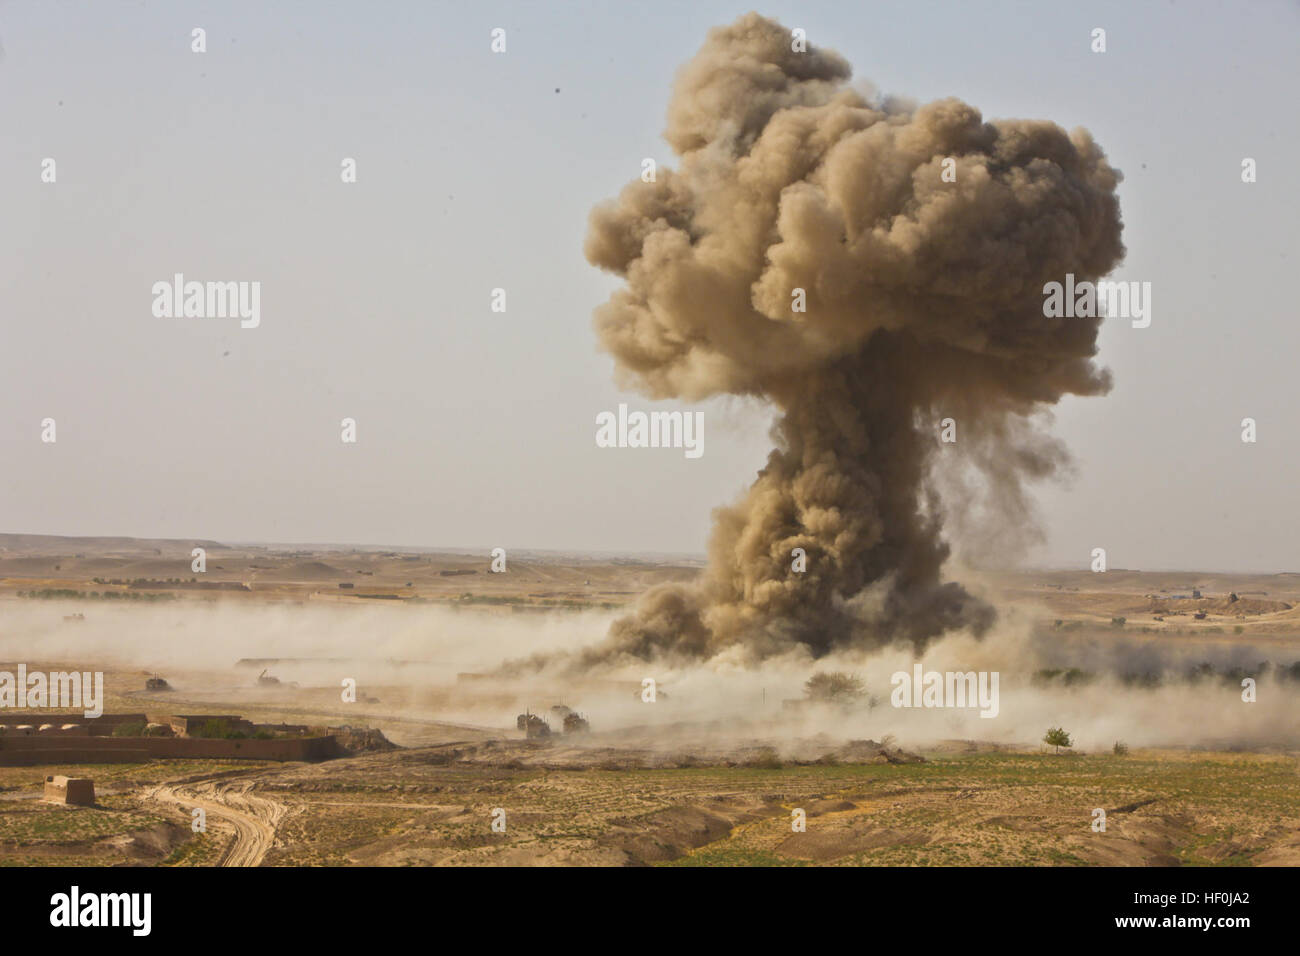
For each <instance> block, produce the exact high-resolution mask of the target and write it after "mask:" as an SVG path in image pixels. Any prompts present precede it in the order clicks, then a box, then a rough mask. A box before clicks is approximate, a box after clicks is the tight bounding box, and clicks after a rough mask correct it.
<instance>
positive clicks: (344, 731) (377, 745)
mask: <svg viewBox="0 0 1300 956" xmlns="http://www.w3.org/2000/svg"><path fill="white" fill-rule="evenodd" d="M330 732H331V733H332V734H333V735H334V739H335V740H336V741H338V745H339V747H340V749H342V750H343V751H344V752H345V753H349V754H363V753H385V752H387V751H389V750H400V749H401V748H400V747H398V746H397V744H395V743H393V742H392V741H391V740H389V739H388V738H387V737H385V736H384V732H383V731H382V730H371V729H369V728H367V727H333V728H331V729H330Z"/></svg>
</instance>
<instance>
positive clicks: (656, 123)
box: [0, 0, 1300, 570]
mask: <svg viewBox="0 0 1300 956" xmlns="http://www.w3.org/2000/svg"><path fill="white" fill-rule="evenodd" d="M751 8H752V4H745V3H715V2H707V0H695V2H682V3H656V4H654V5H652V6H651V5H644V6H636V5H633V4H630V3H621V2H620V3H613V2H610V3H571V2H565V3H559V2H551V3H542V2H529V3H517V4H512V3H398V2H387V3H385V2H372V3H360V2H356V3H330V4H325V3H305V2H304V3H283V2H246V3H245V2H222V3H210V4H202V3H184V2H174V3H172V2H169V3H155V4H149V3H117V2H101V3H94V4H86V3H56V2H9V3H3V4H0V43H3V49H4V54H3V59H0V118H2V119H3V123H4V128H5V134H6V135H5V136H4V139H3V142H2V143H0V182H3V183H4V184H5V186H4V191H3V201H4V216H5V221H6V228H5V229H3V230H2V231H0V530H4V531H23V532H38V533H57V534H124V535H138V536H186V537H189V536H194V537H206V538H216V539H228V540H277V541H333V542H338V541H353V542H358V543H391V544H410V545H425V546H435V547H437V546H457V545H475V546H477V545H487V546H495V545H501V546H505V547H518V548H556V549H570V548H571V549H600V550H619V551H636V550H657V551H694V550H699V549H701V548H702V547H703V544H704V541H705V536H706V533H707V529H708V525H709V512H710V509H711V508H713V507H714V506H716V505H719V504H722V503H724V502H726V501H728V500H730V499H731V498H732V497H733V496H734V495H736V494H737V493H738V492H739V491H740V490H741V489H742V488H743V487H745V486H746V485H747V484H748V482H749V481H750V480H751V478H752V476H753V473H754V471H755V469H756V468H758V467H759V466H760V465H761V464H762V461H763V459H764V457H765V455H766V451H767V447H768V445H767V436H766V416H765V414H764V413H763V412H762V410H761V409H759V408H755V407H744V406H741V405H739V404H738V403H727V402H714V403H709V404H707V405H704V406H701V407H702V408H703V410H704V411H705V454H704V457H703V458H701V459H698V460H687V459H686V458H685V457H684V456H683V455H682V454H681V453H680V452H674V451H632V450H621V451H610V450H602V449H598V448H596V446H595V442H594V432H595V416H596V414H597V413H598V412H600V411H603V410H607V409H611V410H612V409H614V408H616V407H617V404H618V402H619V401H627V402H629V404H631V405H632V406H633V407H642V408H646V407H649V405H648V403H646V402H645V401H644V400H642V399H640V398H639V397H638V396H634V395H631V396H630V395H627V394H625V393H621V392H619V390H618V389H617V388H616V387H615V386H614V384H613V380H612V363H611V361H610V360H609V359H608V358H607V357H605V356H603V355H601V354H599V353H598V352H597V351H596V349H595V337H594V335H593V333H592V331H591V325H590V316H591V310H592V308H593V307H594V306H596V305H597V304H599V303H600V302H601V301H603V300H604V299H605V297H606V296H607V295H608V294H609V291H610V290H611V289H612V288H613V287H614V282H613V280H612V279H611V278H609V277H607V276H603V275H601V274H600V273H598V272H596V270H594V269H592V268H591V267H590V266H588V265H587V263H586V262H585V260H584V259H583V256H582V239H583V236H584V234H585V230H586V216H587V212H588V210H589V209H590V207H591V206H592V205H593V204H594V203H596V202H597V201H599V200H601V199H603V198H606V197H608V196H612V195H613V194H614V193H615V192H617V190H618V189H619V188H620V187H621V186H622V185H623V184H624V183H625V182H627V181H628V180H630V179H632V178H634V177H635V176H636V175H638V173H639V170H640V162H641V159H642V157H645V156H652V157H655V158H657V159H658V160H659V161H660V162H664V163H669V164H671V163H672V161H673V160H672V157H671V155H670V153H669V151H668V149H667V147H666V145H665V144H664V143H663V141H662V139H661V138H660V132H661V130H662V128H663V121H664V110H665V106H666V103H667V99H668V95H669V87H670V84H671V81H672V78H673V75H674V73H675V71H676V70H677V68H678V67H679V66H680V65H681V64H682V63H683V62H684V61H685V60H687V59H688V58H689V57H690V56H691V55H692V54H693V53H694V52H695V50H696V49H697V48H698V47H699V45H700V43H701V42H702V40H703V38H704V34H705V32H706V30H707V29H708V28H709V27H710V26H713V25H716V24H721V23H725V22H730V21H731V20H733V19H734V18H735V17H736V16H738V15H739V14H741V13H743V12H745V11H747V10H749V9H751ZM758 9H759V11H760V12H762V13H764V14H766V15H768V16H773V17H775V18H777V19H779V20H781V21H782V22H783V23H785V24H786V25H787V26H791V27H794V26H799V27H803V28H804V29H805V30H807V31H808V36H809V39H810V41H811V42H812V43H814V44H818V45H824V46H829V47H831V48H834V49H836V50H838V51H839V52H840V53H841V54H843V55H844V56H845V57H846V58H847V59H848V60H849V61H850V62H851V63H852V64H853V66H854V70H855V76H856V77H857V78H859V79H862V80H867V81H870V82H872V83H874V84H875V85H876V86H877V87H879V88H881V89H882V90H884V91H886V92H889V93H895V94H900V95H904V96H908V97H911V98H914V99H917V100H928V99H934V98H937V97H941V96H948V95H954V96H958V97H960V98H962V99H964V100H966V101H967V102H970V103H971V104H973V105H975V106H976V107H978V108H980V109H981V110H982V111H983V112H984V114H985V116H986V117H989V118H997V117H1030V118H1044V119H1051V120H1054V121H1056V122H1058V123H1060V124H1061V125H1063V126H1065V127H1067V128H1069V127H1073V126H1076V125H1082V126H1086V127H1088V128H1089V129H1091V130H1092V132H1093V134H1094V135H1095V137H1096V138H1097V140H1098V141H1099V142H1100V143H1101V144H1102V146H1103V147H1104V148H1105V149H1106V151H1107V153H1108V155H1109V157H1110V159H1111V162H1112V163H1113V164H1115V165H1116V166H1118V167H1119V168H1120V169H1122V170H1123V171H1124V173H1125V176H1126V181H1125V183H1124V184H1123V186H1122V187H1121V201H1122V204H1123V212H1124V219H1125V223H1126V228H1125V242H1126V244H1127V246H1128V249H1129V257H1128V260H1127V262H1126V263H1125V265H1124V266H1122V267H1121V269H1120V270H1119V271H1118V272H1117V273H1116V277H1117V278H1123V279H1136V280H1140V281H1149V282H1151V283H1152V285H1153V304H1154V314H1153V320H1152V324H1151V327H1150V328H1148V329H1143V330H1134V329H1132V328H1130V327H1128V323H1126V322H1119V321H1114V322H1108V323H1107V324H1106V325H1105V327H1104V328H1103V332H1102V336H1101V355H1100V359H1101V361H1102V362H1103V363H1104V364H1106V365H1108V366H1109V367H1110V368H1112V369H1113V371H1114V373H1115V380H1116V387H1115V390H1114V391H1113V393H1112V394H1111V395H1110V396H1108V397H1106V398H1104V399H1089V400H1078V401H1067V402H1066V403H1065V404H1064V405H1063V406H1062V407H1061V408H1060V409H1059V413H1058V421H1057V429H1056V431H1057V434H1058V435H1060V436H1061V437H1062V438H1063V439H1064V440H1065V441H1066V442H1067V444H1068V445H1069V446H1070V447H1071V448H1072V449H1073V450H1074V452H1075V455H1076V457H1077V460H1078V466H1079V474H1078V477H1077V479H1076V481H1075V482H1074V484H1073V485H1072V486H1071V487H1070V488H1069V489H1068V490H1062V489H1055V488H1049V489H1045V490H1044V491H1043V492H1042V493H1041V494H1040V495H1039V500H1040V502H1041V511H1042V518H1043V523H1044V526H1045V528H1046V530H1047V532H1048V539H1049V542H1048V545H1047V547H1046V548H1045V549H1044V550H1043V551H1041V552H1040V553H1039V554H1037V555H1036V558H1037V560H1039V561H1041V562H1043V563H1048V564H1052V565H1073V566H1079V567H1086V566H1087V562H1088V560H1089V552H1090V551H1091V549H1092V548H1093V547H1099V546H1100V547H1106V548H1107V550H1108V552H1109V556H1110V562H1111V565H1112V566H1117V567H1118V566H1123V567H1135V568H1167V567H1186V568H1205V569H1230V570H1231V569H1236V570H1284V569H1290V570H1300V553H1298V550H1297V545H1296V542H1297V541H1300V509H1297V508H1296V507H1295V498H1296V494H1295V492H1294V489H1293V486H1294V484H1295V477H1296V475H1297V473H1298V472H1300V437H1298V436H1300V402H1297V401H1296V398H1297V393H1298V392H1300V386H1298V384H1297V375H1296V372H1295V365H1296V355H1297V350H1298V347H1300V328H1298V327H1297V323H1296V318H1297V315H1296V306H1295V292H1294V286H1293V276H1294V273H1295V271H1296V268H1297V266H1300V261H1297V247H1298V243H1297V233H1298V227H1297V224H1296V213H1297V210H1300V202H1298V200H1300V186H1298V185H1297V180H1296V177H1295V173H1294V169H1293V163H1294V157H1296V156H1297V155H1300V132H1298V131H1297V122H1296V103H1297V102H1300V79H1298V78H1297V75H1298V71H1297V67H1296V62H1297V39H1298V37H1300V7H1298V6H1297V4H1295V3H1283V2H1256V3H1184V2H1179V3H1165V2H1159V3H1157V2H1150V3H1146V2H1143V3H1133V2H1127V3H1077V4H1050V3H1048V4H1044V3H1028V2H1026V3H984V2H979V3H976V2H951V3H946V2H945V3H938V2H936V3H925V2H871V3H845V2H831V3H770V4H765V5H764V6H762V7H759V8H758ZM195 26H202V27H204V28H205V29H206V30H207V35H208V52H207V53H206V54H203V55H196V54H193V53H191V52H190V49H189V45H190V40H189V37H190V30H191V29H192V28H193V27H195ZM496 26H501V27H504V28H506V30H507V31H508V52H507V53H506V54H505V55H494V54H492V53H491V52H490V50H489V31H490V30H491V29H492V28H493V27H496ZM1098 26H1100V27H1104V28H1105V29H1106V30H1107V38H1108V47H1109V49H1108V51H1107V52H1106V53H1105V54H1093V53H1091V52H1090V50H1089V33H1090V31H1091V30H1092V28H1094V27H1098ZM557 87H558V88H559V90H560V92H559V93H556V88H557ZM46 156H50V157H54V158H55V159H56V160H57V163H58V174H59V181H58V183H57V185H53V186H50V185H44V184H42V183H41V182H40V181H39V174H40V162H41V159H42V158H44V157H46ZM344 156H352V157H355V158H356V159H357V160H358V163H359V172H360V182H359V183H358V184H356V185H351V186H345V185H343V184H342V183H341V182H340V181H339V163H340V161H341V159H342V158H343V157H344ZM1245 156H1251V157H1254V158H1255V159H1256V160H1257V161H1258V163H1259V182H1257V183H1255V184H1253V185H1244V184H1242V183H1241V181H1240V162H1241V159H1242V157H1245ZM177 271H182V272H185V273H187V274H188V275H189V276H190V277H192V278H198V279H247V280H259V281H261V283H262V324H261V327H260V328H258V329H255V330H241V329H240V328H239V327H238V322H237V321H230V320H227V321H222V320H193V319H191V320H164V319H155V318H154V317H153V316H152V315H151V313H150V305H151V301H152V300H151V295H150V292H149V290H150V286H151V285H152V284H153V282H155V281H158V280H160V279H168V278H170V277H171V275H172V274H173V273H174V272H177ZM498 286H501V287H505V288H506V289H507V291H508V303H509V308H508V311H507V313H506V314H504V315H501V314H494V313H492V312H491V311H490V310H489V307H488V306H489V294H490V291H491V289H492V288H494V287H498ZM227 351H228V352H229V355H224V354H223V353H225V352H227ZM674 407H676V406H674ZM47 416H50V417H54V418H55V419H56V420H57V422H58V442H57V444H56V445H53V446H51V445H44V444H42V443H41V442H40V440H39V439H40V421H41V419H42V418H45V417H47ZM345 416H351V417H354V418H356V419H357V421H358V424H359V439H360V440H359V442H358V443H357V444H356V445H355V446H349V445H343V444H342V443H341V442H340V441H339V420H340V419H341V418H343V417H345ZM1245 416H1251V417H1254V418H1256V419H1257V420H1258V422H1259V442H1258V444H1256V445H1244V444H1242V442H1241V441H1240V421H1241V419H1242V418H1243V417H1245Z"/></svg>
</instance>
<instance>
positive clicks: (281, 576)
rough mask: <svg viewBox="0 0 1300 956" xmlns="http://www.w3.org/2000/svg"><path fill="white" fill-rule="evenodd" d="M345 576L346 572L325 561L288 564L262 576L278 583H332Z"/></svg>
mask: <svg viewBox="0 0 1300 956" xmlns="http://www.w3.org/2000/svg"><path fill="white" fill-rule="evenodd" d="M345 574H346V572H344V571H340V570H339V569H338V568H336V567H334V566H333V565H332V564H326V563H325V562H324V561H299V562H298V563H297V564H288V565H285V566H284V567H282V568H276V569H275V570H274V571H267V572H263V573H262V575H261V576H262V577H263V578H267V579H270V580H277V581H281V580H282V581H332V580H334V579H336V578H341V577H343V576H344V575H345Z"/></svg>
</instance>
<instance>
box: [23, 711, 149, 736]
mask: <svg viewBox="0 0 1300 956" xmlns="http://www.w3.org/2000/svg"><path fill="white" fill-rule="evenodd" d="M146 722H147V718H146V717H145V715H144V714H102V715H100V716H99V717H87V716H86V715H85V714H83V713H81V712H79V711H78V712H76V713H71V714H59V713H40V712H39V711H31V710H16V709H15V710H0V726H6V727H8V728H9V731H10V732H11V733H12V732H13V728H15V727H18V726H19V725H21V724H29V725H30V726H32V727H33V728H38V727H40V726H41V724H53V725H54V726H55V727H62V726H63V725H64V724H80V725H84V726H85V727H86V728H88V731H87V732H88V733H89V734H90V735H91V736H92V737H107V736H109V735H110V734H112V733H113V728H114V727H116V726H117V725H118V724H143V723H146ZM46 732H47V733H49V732H50V731H46Z"/></svg>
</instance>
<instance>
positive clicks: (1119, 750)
mask: <svg viewBox="0 0 1300 956" xmlns="http://www.w3.org/2000/svg"><path fill="white" fill-rule="evenodd" d="M1112 750H1113V751H1114V753H1115V756H1116V757H1127V756H1128V744H1126V743H1124V741H1122V740H1117V741H1115V746H1114V747H1113V748H1112Z"/></svg>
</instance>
